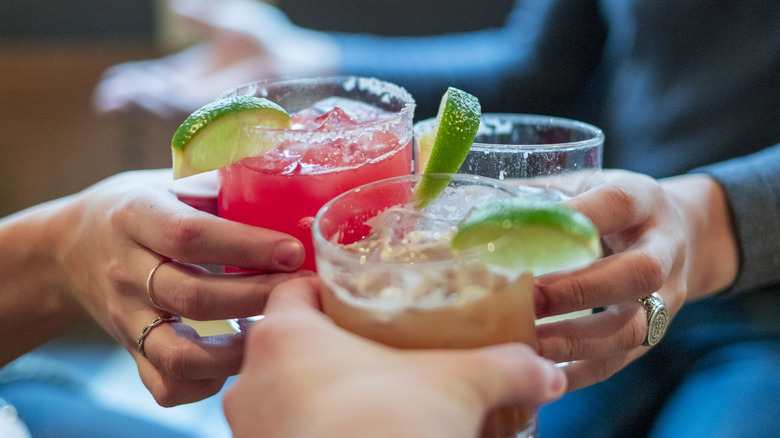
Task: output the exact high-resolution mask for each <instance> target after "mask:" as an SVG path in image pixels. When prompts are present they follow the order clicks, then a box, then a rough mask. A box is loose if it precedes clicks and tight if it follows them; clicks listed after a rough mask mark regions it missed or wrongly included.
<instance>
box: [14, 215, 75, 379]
mask: <svg viewBox="0 0 780 438" xmlns="http://www.w3.org/2000/svg"><path fill="white" fill-rule="evenodd" d="M65 202H66V201H64V200H56V201H51V202H49V203H45V204H41V205H38V206H35V207H32V208H29V209H27V210H24V211H21V212H19V213H16V214H14V215H12V216H9V217H7V218H5V219H3V221H2V222H1V223H0V246H2V247H3V258H2V261H1V262H0V278H3V288H2V294H0V327H1V328H2V330H0V333H2V334H0V339H2V341H3V342H2V343H3V345H4V347H5V348H4V349H3V350H4V351H3V352H2V354H0V363H5V362H7V361H9V360H11V359H13V358H15V357H17V356H19V355H21V354H23V353H25V352H27V351H29V350H31V349H33V348H35V347H37V346H38V345H40V344H43V343H44V342H46V341H48V340H50V339H52V338H54V337H55V336H57V335H59V334H61V333H62V332H63V331H65V330H67V329H69V328H71V327H73V326H74V325H75V324H76V322H80V321H81V320H82V319H83V312H82V311H81V310H80V307H79V306H78V304H77V303H76V302H75V300H73V298H72V297H71V296H70V294H69V293H68V287H67V282H66V276H65V275H64V270H63V269H62V267H61V265H60V264H59V262H58V258H57V253H58V249H59V246H60V245H59V240H60V238H59V237H58V236H57V234H58V232H61V231H62V228H61V227H60V226H59V225H57V224H56V222H57V216H58V215H59V214H60V211H61V210H62V209H63V208H62V206H63V205H64V204H65Z"/></svg>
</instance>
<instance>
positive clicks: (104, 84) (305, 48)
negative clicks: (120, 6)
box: [94, 0, 340, 117]
mask: <svg viewBox="0 0 780 438" xmlns="http://www.w3.org/2000/svg"><path fill="white" fill-rule="evenodd" d="M168 4H169V6H170V8H171V14H172V15H173V17H174V18H175V19H176V20H177V21H179V22H181V23H184V24H185V25H187V26H188V27H189V28H190V29H192V30H194V31H195V32H197V33H198V34H200V35H202V36H203V42H201V43H199V44H197V45H195V46H193V47H190V48H188V49H186V50H183V51H181V52H178V53H175V54H172V55H170V56H167V57H163V58H160V59H155V60H146V61H138V62H129V63H124V64H119V65H116V66H113V67H111V68H110V69H108V70H107V71H106V72H105V73H104V74H103V77H102V79H101V81H100V83H99V84H98V86H97V88H96V90H95V94H94V101H95V106H96V107H97V108H98V109H99V110H101V111H105V112H112V111H121V110H126V109H127V108H132V107H140V108H143V109H144V110H146V111H149V112H152V113H155V114H157V115H160V116H163V117H169V116H173V115H177V116H178V115H179V114H181V113H184V114H189V113H191V112H193V111H194V110H196V109H197V108H200V107H201V106H203V105H205V104H206V103H208V102H211V101H212V100H214V99H215V98H216V97H217V96H219V95H220V94H221V93H223V92H225V91H227V90H229V89H231V88H233V87H235V86H236V85H239V84H244V83H247V82H250V81H254V80H259V79H268V78H274V77H280V76H301V75H307V76H315V75H326V74H330V73H333V72H335V71H336V65H337V64H338V59H339V57H340V54H339V51H338V48H337V46H336V44H335V43H334V42H332V40H331V38H330V37H329V36H328V35H327V34H326V33H323V32H317V31H313V30H309V29H304V28H301V27H298V26H296V25H294V24H293V23H291V22H290V20H289V19H288V18H287V17H286V16H285V15H284V13H282V12H281V11H280V10H279V9H277V8H275V7H273V6H271V5H268V4H266V3H265V2H262V1H254V0H220V1H219V2H214V1H203V0H176V1H170V2H168Z"/></svg>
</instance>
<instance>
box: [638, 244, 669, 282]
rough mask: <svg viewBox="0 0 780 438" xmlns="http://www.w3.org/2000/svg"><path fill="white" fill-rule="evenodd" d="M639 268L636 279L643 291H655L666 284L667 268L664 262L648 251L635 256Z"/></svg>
mask: <svg viewBox="0 0 780 438" xmlns="http://www.w3.org/2000/svg"><path fill="white" fill-rule="evenodd" d="M635 257H636V259H637V260H636V263H635V266H636V267H637V268H636V270H635V272H634V279H635V281H636V282H637V287H638V288H641V290H643V291H655V290H658V289H660V288H661V286H663V284H664V280H665V277H666V274H665V273H666V272H667V268H666V266H664V264H663V262H662V261H661V260H659V259H658V258H657V257H655V256H654V255H653V254H650V253H648V252H646V251H639V252H637V253H636V254H635Z"/></svg>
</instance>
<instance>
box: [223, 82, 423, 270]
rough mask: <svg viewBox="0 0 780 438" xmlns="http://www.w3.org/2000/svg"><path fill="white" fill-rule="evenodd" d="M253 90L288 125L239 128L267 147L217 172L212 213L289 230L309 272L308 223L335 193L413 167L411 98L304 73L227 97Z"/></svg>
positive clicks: (383, 86)
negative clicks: (278, 109) (277, 108)
mask: <svg viewBox="0 0 780 438" xmlns="http://www.w3.org/2000/svg"><path fill="white" fill-rule="evenodd" d="M236 95H253V96H259V97H265V98H268V99H270V100H272V101H274V102H276V103H278V104H279V105H281V106H282V107H283V108H284V109H285V110H287V112H289V113H290V114H291V116H292V126H291V128H290V129H269V128H265V127H259V126H248V127H246V131H247V135H252V136H258V138H259V139H262V141H271V142H273V143H274V145H275V148H274V149H273V150H271V151H270V152H268V153H266V154H264V155H262V156H256V157H249V158H246V159H244V160H242V161H240V162H238V163H236V164H233V165H230V166H227V167H225V168H222V169H220V170H219V180H220V187H219V195H218V211H219V216H221V217H224V218H226V219H231V220H234V221H237V222H242V223H246V224H250V225H255V226H258V227H263V228H268V229H272V230H276V231H281V232H284V233H287V234H290V235H292V236H294V237H295V238H297V239H298V240H300V241H301V242H302V243H303V245H304V248H305V249H306V260H305V262H304V264H303V265H302V267H301V268H302V269H310V270H314V269H315V265H314V249H313V246H312V242H311V224H312V221H313V219H314V216H315V215H316V213H317V211H318V210H319V209H320V207H322V206H323V205H324V204H325V203H326V202H328V201H329V200H330V199H332V198H334V197H335V196H337V195H339V194H341V193H343V192H345V191H347V190H350V189H352V188H355V187H358V186H361V185H363V184H366V183H368V182H372V181H376V180H380V179H384V178H389V177H393V176H400V175H408V174H410V173H411V172H412V168H413V153H412V116H413V113H414V100H413V99H412V97H411V95H409V93H407V92H406V91H405V90H404V89H402V88H400V87H398V86H396V85H394V84H390V83H387V82H383V81H380V80H377V79H373V78H358V77H334V78H307V79H293V80H280V81H267V82H259V83H252V84H249V85H245V86H243V87H241V88H238V89H236V90H234V91H232V92H231V93H229V94H228V96H236Z"/></svg>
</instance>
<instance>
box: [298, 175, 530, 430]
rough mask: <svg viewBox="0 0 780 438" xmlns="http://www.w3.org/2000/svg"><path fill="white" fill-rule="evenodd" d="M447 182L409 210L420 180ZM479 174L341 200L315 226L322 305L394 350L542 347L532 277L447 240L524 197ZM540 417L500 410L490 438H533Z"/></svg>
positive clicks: (376, 189) (408, 181)
mask: <svg viewBox="0 0 780 438" xmlns="http://www.w3.org/2000/svg"><path fill="white" fill-rule="evenodd" d="M423 177H426V178H443V179H448V180H449V183H448V185H447V188H446V189H445V191H444V192H443V193H442V194H441V195H439V197H438V198H437V199H436V200H435V201H434V202H433V203H432V204H430V205H428V206H426V207H425V208H424V209H422V210H419V209H417V208H415V207H414V206H410V205H408V204H409V202H410V201H411V199H412V193H413V191H414V188H415V187H416V186H417V184H418V183H419V182H420V180H421V179H422V178H423ZM519 193H520V192H519V191H518V190H517V188H516V187H513V186H511V185H506V184H504V183H502V182H500V181H497V180H493V179H490V178H484V177H478V176H472V175H437V174H432V175H410V176H405V177H397V178H391V179H387V180H383V181H379V182H374V183H370V184H367V185H365V186H362V187H360V188H357V189H354V190H351V191H349V192H346V193H344V194H342V195H339V196H337V197H336V198H334V199H333V200H331V201H330V202H328V203H327V204H325V206H324V207H323V208H322V209H321V210H320V211H319V213H318V214H317V216H316V218H315V220H314V227H313V229H312V231H313V235H314V247H315V251H316V259H317V271H318V274H319V276H320V279H321V281H322V289H323V290H322V306H323V310H324V312H325V313H326V314H327V315H328V316H330V318H332V319H333V321H334V322H335V323H336V324H337V325H339V326H341V327H343V328H345V329H347V330H349V331H352V332H354V333H356V334H359V335H362V336H364V337H367V338H370V339H373V340H375V341H378V342H381V343H384V344H386V345H390V346H393V347H397V348H407V349H414V348H448V349H449V348H474V347H481V346H486V345H493V344H500V343H507V342H523V343H526V344H528V345H531V346H534V347H535V346H536V338H535V332H534V309H533V295H532V277H531V274H530V273H529V272H527V271H525V270H523V269H514V270H508V269H506V268H499V267H496V266H491V265H490V264H489V263H488V262H487V261H486V258H487V257H486V254H485V251H487V249H483V248H478V249H473V250H467V251H463V252H460V253H457V254H454V253H453V252H452V251H451V250H450V244H449V242H450V238H451V236H452V232H453V231H454V229H455V227H456V226H457V223H458V222H459V221H460V220H461V219H462V218H463V217H464V216H465V215H466V214H467V213H468V212H469V211H470V210H471V209H472V208H474V207H477V206H479V205H482V204H485V203H487V202H491V201H496V200H498V199H502V198H507V197H516V196H519ZM536 428H537V421H536V411H535V410H531V409H526V408H518V407H512V406H507V407H500V408H498V409H496V410H495V411H493V412H491V413H490V414H489V415H488V417H487V418H486V419H485V423H484V427H483V431H482V435H481V436H482V437H483V438H508V437H531V436H536Z"/></svg>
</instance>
